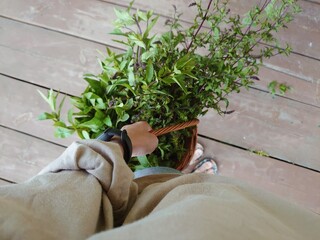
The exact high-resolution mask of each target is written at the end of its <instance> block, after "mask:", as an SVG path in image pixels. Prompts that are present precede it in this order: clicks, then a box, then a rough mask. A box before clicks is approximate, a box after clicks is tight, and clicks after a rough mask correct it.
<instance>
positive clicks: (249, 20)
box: [242, 13, 252, 26]
mask: <svg viewBox="0 0 320 240" xmlns="http://www.w3.org/2000/svg"><path fill="white" fill-rule="evenodd" d="M251 23H252V18H251V15H250V14H249V13H247V16H246V17H244V18H243V19H242V24H243V25H245V26H249V25H250V24H251Z"/></svg>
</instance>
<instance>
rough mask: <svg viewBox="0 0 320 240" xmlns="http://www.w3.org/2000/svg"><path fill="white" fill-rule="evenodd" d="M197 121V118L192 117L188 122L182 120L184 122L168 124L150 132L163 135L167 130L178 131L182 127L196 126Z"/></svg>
mask: <svg viewBox="0 0 320 240" xmlns="http://www.w3.org/2000/svg"><path fill="white" fill-rule="evenodd" d="M198 123H199V119H196V118H195V119H192V120H191V121H188V122H184V123H178V124H175V125H172V126H168V127H164V128H159V129H156V130H151V131H150V133H153V134H154V135H156V136H157V137H158V136H161V135H164V134H166V133H169V132H174V131H178V130H181V129H184V128H188V127H193V126H196V125H197V124H198Z"/></svg>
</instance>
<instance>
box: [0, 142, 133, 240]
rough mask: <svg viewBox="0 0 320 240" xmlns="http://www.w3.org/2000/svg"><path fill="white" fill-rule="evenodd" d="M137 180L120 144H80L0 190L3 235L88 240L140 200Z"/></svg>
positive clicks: (8, 237)
mask: <svg viewBox="0 0 320 240" xmlns="http://www.w3.org/2000/svg"><path fill="white" fill-rule="evenodd" d="M132 180H133V173H132V171H131V170H130V169H129V168H128V166H127V165H126V163H125V162H124V160H123V158H122V154H121V151H120V148H119V146H118V145H117V144H114V143H104V142H98V141H95V140H92V141H90V140H89V141H79V142H75V143H73V144H72V145H71V146H70V147H68V148H67V149H66V151H65V152H64V153H63V154H62V155H61V156H60V157H59V158H58V159H56V160H55V161H53V162H52V163H51V164H49V165H48V166H47V167H46V168H45V169H43V170H42V171H41V172H40V174H39V175H38V176H35V177H34V178H32V179H30V180H29V181H27V182H25V183H22V184H17V185H10V186H4V187H1V188H0V196H1V198H0V235H1V236H3V237H4V238H5V239H85V238H86V237H89V236H91V235H92V234H94V233H96V232H99V231H103V230H107V229H111V228H113V227H114V224H120V223H121V222H122V221H123V218H124V217H125V215H126V212H127V209H129V208H130V207H131V205H132V204H133V203H134V201H135V198H136V196H137V186H136V184H135V183H133V182H132ZM1 239H3V238H2V237H1Z"/></svg>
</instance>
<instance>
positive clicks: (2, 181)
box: [0, 179, 13, 187]
mask: <svg viewBox="0 0 320 240" xmlns="http://www.w3.org/2000/svg"><path fill="white" fill-rule="evenodd" d="M11 184H13V183H11V182H7V181H5V180H4V179H0V187H1V186H7V185H11Z"/></svg>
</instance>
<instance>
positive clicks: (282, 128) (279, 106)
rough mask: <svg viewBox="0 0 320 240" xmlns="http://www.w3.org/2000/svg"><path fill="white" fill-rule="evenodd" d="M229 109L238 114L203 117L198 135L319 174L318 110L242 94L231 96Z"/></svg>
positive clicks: (263, 95)
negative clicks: (262, 153) (264, 153)
mask: <svg viewBox="0 0 320 240" xmlns="http://www.w3.org/2000/svg"><path fill="white" fill-rule="evenodd" d="M229 110H235V112H234V113H232V114H230V115H225V116H220V115H218V114H216V113H214V112H213V111H209V112H208V113H207V114H206V115H205V116H204V117H201V118H200V120H201V121H200V126H199V133H200V134H203V135H206V136H210V137H212V138H214V139H219V140H221V141H224V142H227V143H230V144H234V145H236V146H241V147H243V148H246V149H252V150H261V151H265V152H266V153H268V154H269V155H270V156H273V157H276V158H280V159H283V160H285V161H288V162H293V163H295V164H299V165H302V166H305V167H308V168H312V169H316V170H318V171H320V158H319V156H320V147H319V146H320V109H319V108H316V107H313V106H309V105H306V104H302V103H298V102H293V101H291V100H289V99H286V98H281V97H276V98H272V97H271V96H270V94H268V93H264V92H259V91H248V92H247V91H242V92H241V93H239V94H233V95H232V96H231V98H230V107H229Z"/></svg>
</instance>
